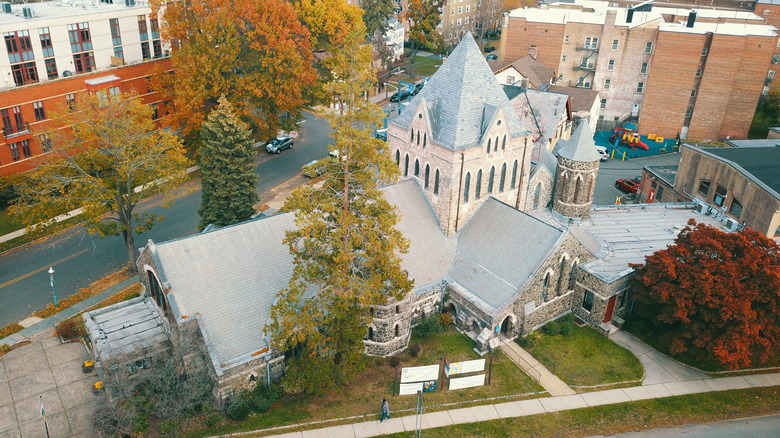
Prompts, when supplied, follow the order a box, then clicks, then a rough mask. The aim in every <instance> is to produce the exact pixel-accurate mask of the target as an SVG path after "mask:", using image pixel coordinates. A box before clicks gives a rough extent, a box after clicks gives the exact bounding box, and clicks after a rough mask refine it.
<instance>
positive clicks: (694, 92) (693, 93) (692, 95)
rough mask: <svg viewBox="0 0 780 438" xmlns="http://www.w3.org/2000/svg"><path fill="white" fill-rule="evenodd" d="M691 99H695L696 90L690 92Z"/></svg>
mask: <svg viewBox="0 0 780 438" xmlns="http://www.w3.org/2000/svg"><path fill="white" fill-rule="evenodd" d="M691 97H696V89H695V88H694V89H693V90H691Z"/></svg>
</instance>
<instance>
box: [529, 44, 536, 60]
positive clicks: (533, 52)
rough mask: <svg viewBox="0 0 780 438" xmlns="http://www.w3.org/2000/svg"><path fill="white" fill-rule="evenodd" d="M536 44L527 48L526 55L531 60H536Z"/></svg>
mask: <svg viewBox="0 0 780 438" xmlns="http://www.w3.org/2000/svg"><path fill="white" fill-rule="evenodd" d="M536 50H537V47H536V44H531V47H529V48H528V54H529V55H531V58H533V59H536Z"/></svg>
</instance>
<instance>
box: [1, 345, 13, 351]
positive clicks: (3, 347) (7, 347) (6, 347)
mask: <svg viewBox="0 0 780 438" xmlns="http://www.w3.org/2000/svg"><path fill="white" fill-rule="evenodd" d="M9 351H11V346H10V345H8V344H0V353H8V352H9Z"/></svg>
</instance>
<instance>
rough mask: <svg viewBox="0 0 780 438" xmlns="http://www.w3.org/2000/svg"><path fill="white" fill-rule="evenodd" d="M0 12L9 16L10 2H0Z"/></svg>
mask: <svg viewBox="0 0 780 438" xmlns="http://www.w3.org/2000/svg"><path fill="white" fill-rule="evenodd" d="M0 10H2V11H3V13H4V14H10V13H11V2H0Z"/></svg>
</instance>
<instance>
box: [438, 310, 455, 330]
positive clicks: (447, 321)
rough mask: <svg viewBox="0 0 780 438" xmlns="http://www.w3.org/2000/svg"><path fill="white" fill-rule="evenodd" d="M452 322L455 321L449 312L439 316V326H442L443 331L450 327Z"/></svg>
mask: <svg viewBox="0 0 780 438" xmlns="http://www.w3.org/2000/svg"><path fill="white" fill-rule="evenodd" d="M454 322H455V321H454V320H453V319H452V314H451V313H449V312H445V313H442V314H441V315H439V324H441V325H443V326H444V328H445V329H446V328H447V327H449V326H451V325H452V324H453V323H454Z"/></svg>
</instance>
